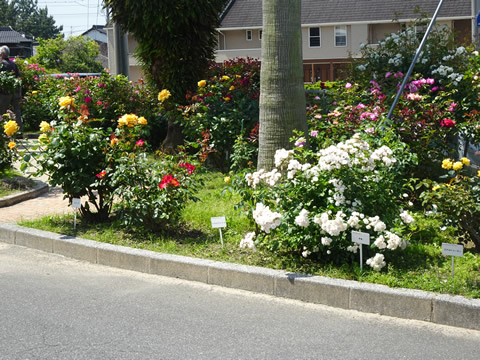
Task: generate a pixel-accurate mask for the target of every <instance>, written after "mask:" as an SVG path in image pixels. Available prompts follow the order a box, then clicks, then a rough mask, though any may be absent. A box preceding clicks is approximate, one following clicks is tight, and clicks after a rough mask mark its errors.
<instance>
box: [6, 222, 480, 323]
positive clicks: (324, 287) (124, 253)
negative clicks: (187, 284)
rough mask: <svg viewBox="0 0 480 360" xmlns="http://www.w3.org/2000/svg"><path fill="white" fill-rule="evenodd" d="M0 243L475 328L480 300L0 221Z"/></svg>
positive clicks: (252, 289)
mask: <svg viewBox="0 0 480 360" xmlns="http://www.w3.org/2000/svg"><path fill="white" fill-rule="evenodd" d="M0 241H1V242H5V243H8V244H15V245H20V246H26V247H30V248H34V249H38V250H42V251H46V252H50V253H55V254H59V255H63V256H66V257H70V258H74V259H78V260H83V261H88V262H90V263H94V264H101V265H106V266H112V267H117V268H121V269H126V270H133V271H139V272H143V273H148V274H155V275H162V276H169V277H175V278H180V279H184V280H191V281H198V282H203V283H206V284H212V285H219V286H224V287H229V288H236V289H242V290H247V291H253V292H257V293H262V294H267V295H273V296H278V297H284V298H288V299H295V300H302V301H307V302H312V303H316V304H322V305H327V306H332V307H337V308H342V309H347V310H357V311H362V312H369V313H376V314H380V315H387V316H393V317H397V318H403V319H414V320H422V321H429V322H434V323H438V324H444V325H450V326H457V327H463V328H467V329H476V330H480V300H477V299H467V298H464V297H461V296H449V295H436V294H434V293H430V292H425V291H419V290H408V289H392V288H389V287H387V286H384V285H376V284H369V283H359V282H356V281H351V280H342V279H331V278H326V277H322V276H310V275H302V274H294V273H288V272H285V271H278V270H272V269H265V268H260V267H255V266H246V265H238V264H229V263H223V262H218V261H212V260H204V259H195V258H189V257H186V256H179V255H170V254H161V253H156V252H152V251H147V250H141V249H132V248H128V247H124V246H117V245H112V244H105V243H99V242H96V241H92V240H85V239H81V238H75V237H71V236H66V235H60V234H55V233H51V232H47V231H42V230H36V229H29V228H24V227H21V226H18V225H10V224H0Z"/></svg>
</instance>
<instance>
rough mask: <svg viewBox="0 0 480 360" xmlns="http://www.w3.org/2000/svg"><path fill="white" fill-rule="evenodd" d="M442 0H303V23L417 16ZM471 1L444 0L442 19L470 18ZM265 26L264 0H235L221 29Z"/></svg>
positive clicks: (428, 12) (427, 11)
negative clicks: (416, 10)
mask: <svg viewBox="0 0 480 360" xmlns="http://www.w3.org/2000/svg"><path fill="white" fill-rule="evenodd" d="M438 4H439V0H422V1H420V0H302V24H325V23H345V22H346V23H349V22H350V23H353V22H360V21H391V20H392V19H415V18H418V17H419V15H418V14H417V13H415V9H416V7H417V6H419V7H420V10H421V13H426V14H428V16H432V15H433V13H434V12H435V9H436V8H437V6H438ZM471 14H472V1H471V0H444V3H443V5H442V8H441V10H440V13H439V15H438V16H439V17H440V18H459V17H468V16H471ZM258 26H262V0H235V2H234V3H233V4H232V5H231V7H230V9H229V10H228V11H227V13H226V14H225V15H224V17H223V20H222V23H221V26H220V27H221V28H236V27H240V28H248V27H258Z"/></svg>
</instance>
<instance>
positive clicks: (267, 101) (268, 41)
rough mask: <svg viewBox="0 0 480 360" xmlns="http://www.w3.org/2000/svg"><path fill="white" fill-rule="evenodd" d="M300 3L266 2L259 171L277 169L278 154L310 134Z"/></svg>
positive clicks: (261, 78)
mask: <svg viewBox="0 0 480 360" xmlns="http://www.w3.org/2000/svg"><path fill="white" fill-rule="evenodd" d="M300 14H301V1H300V0H263V34H262V67H261V71H260V137H259V152H258V169H266V170H270V169H272V168H273V167H274V155H275V151H276V150H278V149H280V148H288V147H291V144H290V141H289V139H290V138H291V137H292V136H293V135H294V134H293V130H299V131H302V132H304V133H306V131H307V121H306V112H305V90H304V85H303V59H302V30H301V20H300Z"/></svg>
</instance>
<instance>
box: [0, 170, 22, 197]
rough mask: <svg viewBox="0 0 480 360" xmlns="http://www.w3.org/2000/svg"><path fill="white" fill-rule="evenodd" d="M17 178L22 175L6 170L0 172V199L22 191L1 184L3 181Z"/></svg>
mask: <svg viewBox="0 0 480 360" xmlns="http://www.w3.org/2000/svg"><path fill="white" fill-rule="evenodd" d="M17 176H22V174H20V173H19V172H17V171H15V170H13V169H6V170H4V171H2V172H0V179H1V180H2V181H0V198H2V197H5V196H9V195H13V194H15V193H18V192H21V191H23V190H21V189H16V188H14V187H13V188H12V187H11V186H10V185H7V184H5V183H4V182H3V180H4V179H12V178H14V177H17Z"/></svg>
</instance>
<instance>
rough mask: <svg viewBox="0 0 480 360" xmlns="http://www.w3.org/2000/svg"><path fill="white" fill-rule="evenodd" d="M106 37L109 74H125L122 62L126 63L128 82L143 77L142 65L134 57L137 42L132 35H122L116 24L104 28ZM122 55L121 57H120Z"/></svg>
mask: <svg viewBox="0 0 480 360" xmlns="http://www.w3.org/2000/svg"><path fill="white" fill-rule="evenodd" d="M105 30H106V31H107V37H108V41H107V43H108V53H109V54H110V56H109V57H108V68H109V69H110V71H111V73H112V74H114V75H118V74H121V73H126V71H125V70H126V69H124V66H123V64H121V63H122V61H124V62H127V63H128V65H127V66H126V67H127V68H128V78H129V79H130V81H133V82H137V81H138V80H140V79H141V78H143V77H144V74H143V71H142V64H141V63H140V61H139V60H138V59H137V58H136V56H135V50H136V49H137V46H138V43H137V40H135V38H134V37H133V35H132V34H129V33H127V34H124V33H122V32H121V31H120V30H119V28H118V27H117V25H116V24H111V25H109V26H108V27H106V28H105ZM122 55H123V56H122ZM122 69H123V70H122Z"/></svg>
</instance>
